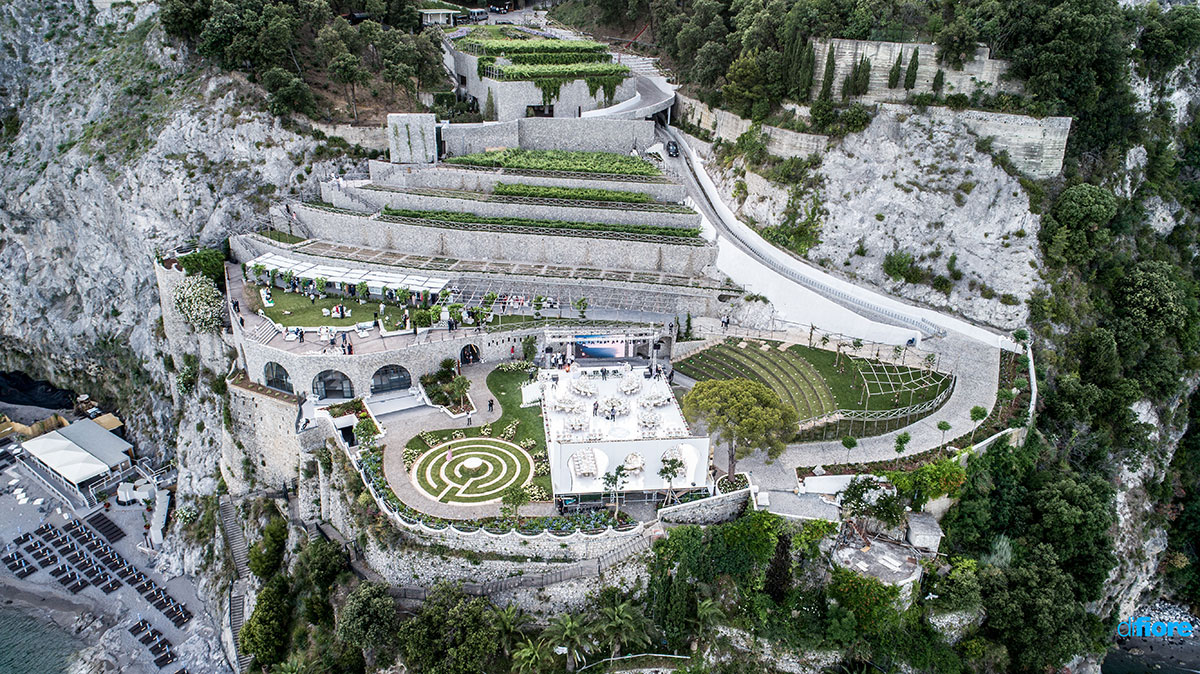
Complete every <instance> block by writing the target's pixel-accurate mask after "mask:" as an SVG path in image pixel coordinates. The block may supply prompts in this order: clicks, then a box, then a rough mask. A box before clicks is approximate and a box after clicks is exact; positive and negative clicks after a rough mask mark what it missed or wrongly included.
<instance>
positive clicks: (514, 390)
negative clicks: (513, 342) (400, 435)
mask: <svg viewBox="0 0 1200 674" xmlns="http://www.w3.org/2000/svg"><path fill="white" fill-rule="evenodd" d="M470 367H479V366H477V365H476V366H470ZM527 381H529V375H528V374H527V373H525V372H501V371H500V370H492V371H491V372H490V373H489V374H488V377H487V385H488V389H489V390H490V393H489V391H472V392H471V398H473V399H474V400H475V404H476V405H478V406H479V407H480V408H481V409H487V401H488V398H495V400H496V402H497V403H498V404H499V405H500V410H501V415H500V418H499V419H498V420H497V421H495V422H494V423H492V435H493V436H499V435H500V433H501V432H502V431H503V430H504V428H505V427H506V426H508V424H510V423H511V422H512V421H513V420H514V419H519V420H520V421H521V423H520V424H519V425H518V426H517V433H516V435H515V436H513V439H512V441H513V442H514V443H516V444H517V445H520V444H521V442H522V441H523V440H526V439H532V440H533V441H534V442H535V443H536V444H534V446H533V448H532V449H530V450H528V451H529V454H530V455H532V456H534V457H537V456H539V455H541V456H544V455H545V453H546V430H545V429H544V428H543V427H542V408H541V407H540V406H539V405H534V406H532V407H525V408H522V407H521V384H524V383H525V382H527ZM482 428H483V426H467V427H466V428H461V427H454V428H444V429H441V430H432V429H428V430H429V432H430V434H432V435H433V436H434V437H435V438H438V439H439V440H449V439H450V434H451V433H453V432H454V431H462V432H463V433H464V434H465V435H466V436H467V437H476V436H478V435H479V434H480V430H481V429H482ZM405 446H406V447H412V448H415V449H418V450H424V449H427V448H428V447H427V446H426V444H425V441H424V440H422V439H421V436H420V435H414V436H413V437H412V439H410V440H409V441H408V442H407V443H405ZM543 477H544V476H543ZM540 479H541V478H540V477H536V478H534V480H533V482H534V484H538V485H541V484H542V483H541V482H539V480H540ZM546 486H549V485H548V482H547V485H546ZM547 493H549V489H547Z"/></svg>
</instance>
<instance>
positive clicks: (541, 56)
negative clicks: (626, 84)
mask: <svg viewBox="0 0 1200 674" xmlns="http://www.w3.org/2000/svg"><path fill="white" fill-rule="evenodd" d="M507 58H508V60H509V61H512V62H513V63H514V64H517V65H546V64H551V63H607V62H609V61H611V60H612V56H610V55H608V54H605V53H603V52H577V51H568V52H550V53H546V52H533V53H530V54H512V55H511V56H508V57H507Z"/></svg>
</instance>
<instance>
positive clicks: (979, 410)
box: [971, 405, 988, 444]
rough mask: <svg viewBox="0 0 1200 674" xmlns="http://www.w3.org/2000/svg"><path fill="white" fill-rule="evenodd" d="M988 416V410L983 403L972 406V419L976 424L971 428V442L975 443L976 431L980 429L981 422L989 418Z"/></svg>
mask: <svg viewBox="0 0 1200 674" xmlns="http://www.w3.org/2000/svg"><path fill="white" fill-rule="evenodd" d="M987 417H988V411H987V408H986V407H984V406H982V405H976V406H974V407H972V408H971V421H972V422H974V424H975V427H974V428H972V429H971V444H975V431H977V430H979V424H980V423H982V422H983V420H984V419H987Z"/></svg>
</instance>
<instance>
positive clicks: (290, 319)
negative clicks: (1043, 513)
mask: <svg viewBox="0 0 1200 674" xmlns="http://www.w3.org/2000/svg"><path fill="white" fill-rule="evenodd" d="M264 288H266V286H262V285H258V284H254V283H247V284H246V285H245V297H244V299H243V300H242V304H243V305H244V306H245V307H246V308H247V309H249V310H250V311H258V310H259V309H262V311H263V313H264V314H266V316H267V318H269V319H270V320H272V321H274V322H276V323H278V324H280V325H282V326H284V327H302V328H313V327H319V326H323V325H328V326H332V327H338V328H342V327H349V326H352V325H355V324H357V323H362V322H364V321H370V320H372V319H373V316H374V314H375V313H376V311H377V310H378V309H379V304H380V303H379V300H369V301H367V303H366V304H359V303H358V301H357V300H355V299H352V298H347V297H318V298H317V299H316V300H315V301H314V300H310V299H309V298H308V296H307V295H303V294H300V293H289V292H284V291H283V289H282V288H271V302H272V306H269V307H268V306H265V304H264V303H263V301H262V296H261V295H260V293H259V291H260V290H262V289H264ZM339 304H341V305H344V306H346V307H347V308H349V309H350V315H349V316H347V317H345V318H334V317H333V316H326V315H324V314H323V313H322V311H321V310H322V309H324V310H332V309H333V307H335V306H337V305H339ZM381 318H383V319H384V322H385V324H387V325H396V324H398V323H399V322H400V321H402V320H403V319H404V309H402V308H400V307H397V306H393V305H391V304H387V303H384V311H383V316H381Z"/></svg>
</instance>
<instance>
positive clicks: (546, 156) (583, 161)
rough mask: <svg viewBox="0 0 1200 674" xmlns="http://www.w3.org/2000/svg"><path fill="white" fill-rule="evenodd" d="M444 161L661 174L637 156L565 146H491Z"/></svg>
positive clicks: (580, 170) (465, 163)
mask: <svg viewBox="0 0 1200 674" xmlns="http://www.w3.org/2000/svg"><path fill="white" fill-rule="evenodd" d="M445 161H446V163H447V164H462V165H466V166H486V167H492V168H509V169H528V170H534V171H571V172H576V173H608V174H614V175H629V176H660V175H662V171H660V170H659V169H658V167H657V166H655V165H654V164H652V163H650V162H648V161H646V160H645V159H642V158H640V157H632V156H630V155H625V154H617V153H615V152H571V151H567V150H522V149H518V148H509V149H506V150H490V151H488V152H476V153H473V154H464V155H461V156H458V157H447V158H446V160H445Z"/></svg>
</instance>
